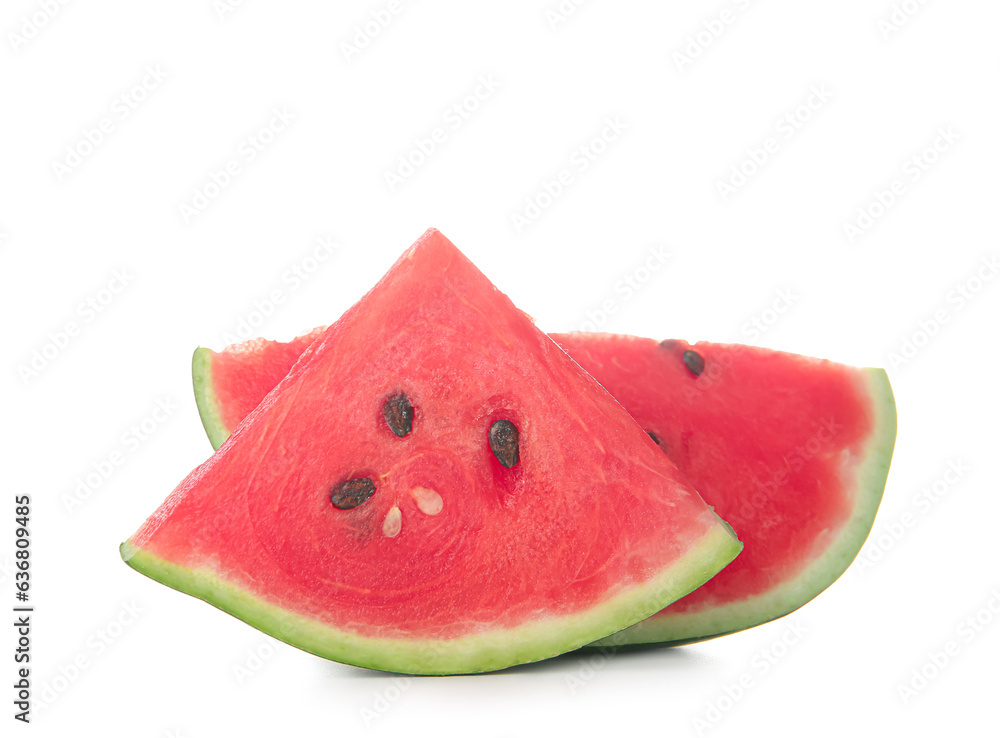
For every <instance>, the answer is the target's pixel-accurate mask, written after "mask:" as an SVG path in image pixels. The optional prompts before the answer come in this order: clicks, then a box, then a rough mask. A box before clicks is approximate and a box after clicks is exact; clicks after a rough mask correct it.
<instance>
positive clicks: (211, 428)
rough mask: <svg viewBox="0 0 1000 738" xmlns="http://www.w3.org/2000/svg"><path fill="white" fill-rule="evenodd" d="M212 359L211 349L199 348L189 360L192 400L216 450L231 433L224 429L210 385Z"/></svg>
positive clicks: (217, 403) (228, 429) (213, 390)
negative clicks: (192, 387)
mask: <svg viewBox="0 0 1000 738" xmlns="http://www.w3.org/2000/svg"><path fill="white" fill-rule="evenodd" d="M214 358H215V352H214V351H212V350H211V349H207V348H201V347H199V348H197V349H195V351H194V356H193V357H192V358H191V376H192V377H193V379H194V400H195V402H196V403H197V404H198V415H200V416H201V424H202V425H203V426H205V432H206V433H207V434H208V440H209V441H210V442H211V444H212V448H215V449H218V448H219V446H221V445H222V444H223V443H225V442H226V439H227V438H229V435H230V434H231V433H232V432H233V431H232V428H227V427H226V425H225V423H223V422H222V417H221V416H220V415H219V402H218V398H217V397H216V396H215V388H214V385H213V384H212V360H213V359H214Z"/></svg>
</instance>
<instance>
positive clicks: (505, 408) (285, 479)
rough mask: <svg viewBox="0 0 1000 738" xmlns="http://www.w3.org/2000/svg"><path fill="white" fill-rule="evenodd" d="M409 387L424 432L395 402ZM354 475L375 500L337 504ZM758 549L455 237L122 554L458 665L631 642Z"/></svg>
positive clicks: (284, 384)
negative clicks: (514, 450) (512, 428)
mask: <svg viewBox="0 0 1000 738" xmlns="http://www.w3.org/2000/svg"><path fill="white" fill-rule="evenodd" d="M398 393H404V394H405V395H406V397H407V398H408V400H409V402H410V403H411V404H412V407H413V420H412V430H411V432H409V433H408V434H407V435H405V436H404V437H399V436H397V435H396V434H395V433H393V432H392V430H391V429H390V428H389V427H388V425H387V423H386V420H385V414H384V406H385V403H386V401H387V399H388V398H391V397H393V396H396V395H397V394H398ZM499 419H506V420H509V421H511V422H512V423H514V424H515V425H516V426H517V429H518V431H519V441H518V442H519V460H518V462H517V463H516V464H515V465H514V466H513V467H512V468H509V469H508V468H505V467H503V466H502V465H501V464H500V463H499V461H498V460H497V457H496V456H495V455H494V453H493V451H492V450H491V448H490V444H489V440H488V432H489V428H490V427H491V425H492V424H493V423H494V422H496V421H497V420H499ZM352 479H367V480H371V481H372V483H373V484H374V486H375V490H374V493H373V494H371V495H370V497H368V498H367V499H365V500H364V501H363V502H361V503H360V504H358V505H356V506H353V507H350V509H340V508H338V507H335V506H334V505H333V504H332V503H331V490H332V489H333V488H335V487H337V486H338V485H340V484H342V483H343V482H344V481H346V480H352ZM438 502H440V506H438V504H437V503H438ZM739 550H740V544H739V543H738V541H736V539H735V538H734V537H733V536H732V534H731V532H730V530H729V529H728V528H727V526H725V524H723V523H722V522H721V521H720V520H719V519H718V517H717V516H716V515H715V514H714V513H713V512H712V511H711V509H710V508H709V507H708V506H707V505H706V504H705V503H704V502H703V501H702V499H701V498H700V497H699V495H698V494H697V492H695V490H694V489H693V488H692V487H691V486H690V485H689V484H688V483H687V482H686V480H684V479H683V477H682V476H681V475H680V473H679V472H678V471H677V469H676V467H675V466H674V465H673V464H672V463H671V462H670V461H669V459H668V458H667V457H666V456H665V455H664V454H663V453H662V452H661V451H660V449H659V448H657V446H656V445H655V444H654V443H653V442H652V441H651V440H650V438H649V436H648V435H646V434H645V433H644V432H643V431H642V429H641V428H640V427H639V426H638V425H637V424H636V422H635V421H634V420H633V419H632V417H631V416H630V415H629V414H628V413H626V412H625V411H624V410H623V409H622V408H621V406H620V405H619V404H618V403H617V402H615V400H614V398H612V397H611V396H610V395H609V394H608V393H607V392H606V391H605V390H604V389H603V388H602V387H601V386H600V385H599V384H598V383H597V382H595V381H594V380H593V378H592V377H590V376H589V375H588V374H587V373H586V372H584V371H583V370H582V369H581V368H580V367H579V365H577V364H576V363H575V362H573V361H572V360H571V359H569V357H567V356H566V354H565V353H564V352H563V351H562V350H561V349H560V348H559V347H558V346H557V345H556V344H555V343H554V342H552V341H551V339H549V338H548V337H547V336H545V334H543V333H541V332H540V331H538V329H537V328H535V327H534V325H533V324H532V323H531V321H530V319H529V318H528V317H527V316H526V315H525V314H524V313H522V312H521V311H520V310H517V309H516V308H515V307H514V306H513V305H512V304H511V303H510V301H509V299H507V298H506V297H505V296H504V295H503V294H502V293H501V292H499V291H498V290H497V289H496V288H495V287H494V286H493V285H492V284H491V283H490V282H489V280H487V279H486V277H485V276H484V275H482V273H481V272H479V271H478V270H477V269H476V268H475V267H474V266H473V265H472V264H471V262H469V261H468V260H467V259H466V258H465V257H464V256H463V255H462V254H461V253H460V252H459V251H458V250H457V249H456V248H455V247H454V246H453V245H452V244H451V243H450V242H449V241H448V240H447V239H445V238H444V236H442V235H441V234H440V233H438V232H437V231H433V230H432V231H428V233H426V234H425V235H424V236H423V237H422V238H421V239H420V240H419V241H418V242H417V243H416V244H414V246H413V247H411V249H409V250H408V251H407V252H405V253H404V254H403V256H402V257H400V259H399V260H398V261H397V262H396V264H395V265H394V266H393V267H392V269H390V271H389V272H388V273H387V274H386V276H385V277H383V279H382V280H381V281H380V282H379V283H378V284H377V285H376V286H375V287H374V288H373V289H372V290H371V291H370V292H369V293H368V294H367V295H365V296H364V297H363V298H362V299H361V301H360V302H359V303H357V304H356V305H355V306H354V307H352V308H351V309H350V310H348V311H347V312H346V313H345V314H344V316H342V317H341V319H340V320H338V321H337V322H336V323H335V324H334V325H332V326H331V327H329V328H328V329H326V330H325V331H324V332H323V333H322V334H321V335H320V336H319V337H318V338H317V339H316V340H315V341H314V342H313V343H311V344H310V345H309V346H308V348H306V349H305V351H304V352H303V353H302V355H301V356H300V357H299V359H298V360H297V361H296V363H295V364H294V366H293V367H292V368H291V370H290V372H289V373H288V374H287V375H286V376H285V377H284V378H283V379H282V380H281V381H280V382H279V383H278V384H277V386H276V387H274V389H273V390H272V391H271V392H269V393H268V394H267V396H266V397H265V398H264V399H263V401H262V402H261V403H260V404H259V405H258V406H257V407H256V408H255V409H254V410H253V411H252V412H250V414H249V415H248V416H247V417H246V418H245V419H244V420H243V421H242V422H241V423H240V424H239V426H238V427H237V429H236V430H235V432H234V433H233V434H232V436H230V437H229V439H228V440H227V441H226V442H225V443H224V444H223V445H222V447H221V448H220V449H219V450H218V451H217V452H216V453H215V454H214V455H213V456H212V457H211V458H210V459H209V460H208V461H207V462H205V463H204V464H203V465H201V466H200V467H198V468H197V469H196V470H195V471H194V472H192V473H191V474H190V475H189V476H188V477H187V479H185V480H184V481H183V482H182V483H181V484H180V486H178V487H177V488H176V489H175V490H174V492H173V493H172V494H171V495H170V497H169V498H168V499H167V500H166V502H164V503H163V505H162V506H161V507H160V508H159V509H158V510H157V511H156V512H155V513H154V514H153V515H152V516H151V517H150V518H149V520H147V521H146V523H145V524H144V525H143V526H142V527H141V528H140V530H139V531H138V532H137V533H136V534H135V535H133V536H132V537H131V538H130V539H129V540H128V541H127V542H126V543H125V544H123V546H122V555H123V558H124V559H125V560H126V562H127V563H129V564H130V565H131V566H133V567H134V568H136V569H138V570H139V571H141V572H143V573H145V574H147V575H149V576H151V577H152V578H154V579H157V580H159V581H161V582H163V583H165V584H168V585H169V586H172V587H175V588H177V589H180V590H182V591H185V592H188V593H190V594H193V595H195V596H197V597H200V598H202V599H205V600H207V601H208V602H210V603H212V604H214V605H216V606H217V607H220V608H221V609H223V610H226V611H228V612H230V613H232V614H234V615H236V616H237V617H240V618H242V619H244V620H246V621H247V622H249V623H251V624H252V625H254V626H256V627H258V628H260V629H261V630H263V631H265V632H268V633H270V634H272V635H274V636H276V637H278V638H280V639H282V640H285V641H287V642H288V643H291V644H293V645H296V646H299V647H301V648H303V649H305V650H308V651H312V652H314V653H317V654H319V655H322V656H325V657H328V658H332V659H336V660H339V661H344V662H347V663H353V664H358V665H362V666H369V667H373V668H379V669H385V670H391V671H400V672H408V673H428V674H444V673H462V672H475V671H485V670H491V669H498V668H503V667H505V666H510V665H512V664H516V663H523V662H527V661H534V660H538V659H541V658H546V657H549V656H553V655H556V654H558V653H561V652H564V651H567V650H571V649H573V648H577V647H579V646H581V645H584V644H586V643H588V642H590V641H592V640H594V639H596V638H600V637H604V636H607V635H610V634H612V633H614V632H616V631H618V630H620V629H622V628H624V627H627V626H629V625H631V624H633V623H635V622H638V621H640V620H642V619H643V618H645V617H647V616H649V615H650V614H652V613H654V612H656V611H657V610H659V609H660V608H662V607H663V606H665V605H666V604H668V603H669V602H672V601H674V600H676V599H677V598H678V597H681V596H683V595H684V594H687V593H688V592H689V591H691V590H693V589H694V588H696V587H697V586H699V585H701V584H702V583H703V582H705V581H706V580H708V579H709V578H710V577H712V576H713V575H714V574H716V573H717V572H718V571H719V570H720V569H722V568H723V567H724V566H725V565H726V564H727V563H728V562H729V561H730V560H732V559H733V558H734V557H735V556H736V554H737V553H738V552H739Z"/></svg>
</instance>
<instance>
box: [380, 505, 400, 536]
mask: <svg viewBox="0 0 1000 738" xmlns="http://www.w3.org/2000/svg"><path fill="white" fill-rule="evenodd" d="M402 529H403V513H401V512H400V511H399V508H398V507H392V508H391V509H390V510H389V512H387V513H386V514H385V521H384V522H383V523H382V532H383V533H385V535H386V538H395V537H396V536H398V535H399V531H401V530H402Z"/></svg>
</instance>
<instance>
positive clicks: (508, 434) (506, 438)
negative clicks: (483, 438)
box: [490, 420, 520, 469]
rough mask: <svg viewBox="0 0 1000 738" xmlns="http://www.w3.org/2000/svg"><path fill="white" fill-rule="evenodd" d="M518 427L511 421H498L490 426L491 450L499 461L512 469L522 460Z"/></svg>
mask: <svg viewBox="0 0 1000 738" xmlns="http://www.w3.org/2000/svg"><path fill="white" fill-rule="evenodd" d="M517 439H518V433H517V426H515V425H514V424H513V423H511V422H510V421H509V420H498V421H497V422H495V423H494V424H493V425H491V426H490V448H491V449H493V455H494V456H496V457H497V461H499V462H500V463H501V464H503V465H504V466H505V467H507V468H508V469H510V468H511V467H513V466H514V464H516V463H517V460H518V459H519V458H520V451H519V450H518V444H517Z"/></svg>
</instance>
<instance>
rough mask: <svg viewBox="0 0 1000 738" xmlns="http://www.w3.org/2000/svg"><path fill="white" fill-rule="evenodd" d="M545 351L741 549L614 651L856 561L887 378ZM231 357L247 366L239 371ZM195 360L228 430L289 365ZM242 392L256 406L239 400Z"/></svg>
mask: <svg viewBox="0 0 1000 738" xmlns="http://www.w3.org/2000/svg"><path fill="white" fill-rule="evenodd" d="M553 338H554V339H555V340H556V341H557V343H559V344H560V345H562V346H563V348H564V349H566V350H567V351H568V352H569V353H570V355H571V356H572V357H573V358H574V359H576V360H577V361H578V362H579V363H580V364H581V365H582V366H583V368H584V369H586V370H587V371H588V372H589V373H590V374H592V375H593V376H594V377H595V378H596V379H597V380H598V382H600V383H601V384H602V385H603V386H604V387H605V388H606V389H607V390H608V391H610V392H611V394H612V395H614V396H615V398H616V399H617V400H618V401H619V402H621V403H622V405H623V406H624V407H625V409H626V410H628V411H629V413H631V414H632V416H633V417H634V418H635V419H636V420H637V421H638V422H639V424H640V425H641V426H642V427H643V429H644V430H646V431H647V433H649V434H650V435H651V437H652V438H653V439H654V440H655V442H656V443H657V444H658V445H660V446H661V448H662V449H663V450H664V451H665V452H666V453H667V455H669V456H670V458H671V459H672V460H673V461H674V463H675V464H676V465H677V466H678V468H680V470H681V471H682V472H683V473H684V475H685V476H686V477H687V478H688V479H689V480H690V481H691V482H692V483H693V484H694V486H695V488H696V489H697V490H698V491H699V492H700V493H701V495H702V496H703V497H704V499H705V500H706V501H707V502H708V503H709V504H711V505H713V506H714V507H715V510H716V512H717V513H718V514H719V515H721V516H722V517H723V518H724V519H725V520H727V521H728V522H729V523H730V524H732V525H733V527H734V528H735V530H736V532H737V534H738V535H739V536H740V539H741V540H742V541H743V542H744V544H745V545H746V549H745V550H744V552H743V553H742V554H741V555H740V557H739V558H738V559H737V560H736V561H735V562H733V564H732V565H730V566H728V567H727V568H726V570H725V571H723V572H722V573H721V574H719V575H718V576H717V577H715V578H713V579H712V580H711V581H710V582H709V583H708V584H706V585H705V586H703V587H701V588H700V589H699V590H698V591H696V592H694V593H692V594H690V595H688V596H687V597H685V598H683V599H682V600H680V601H678V602H676V603H675V604H673V605H672V606H670V607H668V608H666V609H665V610H663V611H662V612H660V613H658V614H657V615H655V616H654V617H652V618H650V619H648V620H646V621H644V622H642V623H640V624H638V625H636V626H633V627H631V628H629V629H627V630H625V631H623V632H621V633H619V634H617V635H616V636H615V638H614V643H615V644H617V645H629V644H646V643H680V642H690V641H697V640H703V639H706V638H712V637H715V636H717V635H722V634H725V633H731V632H734V631H738V630H743V629H745V628H749V627H752V626H754V625H759V624H761V623H764V622H767V621H769V620H773V619H775V618H778V617H781V616H782V615H785V614H788V613H789V612H792V611H793V610H796V609H797V608H799V607H801V606H802V605H804V604H805V603H807V602H809V601H810V600H811V599H813V598H814V597H815V596H816V595H818V594H819V593H820V592H822V591H823V590H824V589H826V588H827V587H828V586H830V584H832V583H833V582H834V581H835V580H836V579H837V578H838V577H839V576H840V575H841V574H842V573H843V572H844V571H845V570H846V569H847V567H848V566H849V565H850V563H851V562H852V561H853V560H854V558H855V556H856V555H857V553H858V551H860V549H861V546H862V545H863V544H864V541H865V538H866V537H867V535H868V533H869V531H870V530H871V527H872V523H873V521H874V518H875V513H876V511H877V510H878V506H879V502H880V500H881V497H882V492H883V489H884V487H885V482H886V477H887V474H888V470H889V463H890V460H891V457H892V451H893V445H894V442H895V434H896V410H895V403H894V401H893V397H892V389H891V388H890V386H889V381H888V378H887V377H886V374H885V372H884V371H882V370H881V369H859V368H856V367H850V366H845V365H843V364H837V363H834V362H830V361H822V360H818V359H811V358H808V357H805V356H799V355H795V354H788V353H784V352H779V351H771V350H768V349H762V348H756V347H750V346H742V345H738V344H713V343H697V344H688V343H685V342H684V341H674V340H668V341H654V340H652V339H645V338H635V337H631V336H619V335H612V334H598V333H572V334H554V335H553ZM302 340H303V339H297V341H300V342H301V341H302ZM272 352H273V353H272ZM228 353H235V354H240V355H242V356H243V357H244V358H245V361H243V362H242V363H241V364H238V365H237V364H235V363H233V362H231V361H229V360H227V359H226V358H225V357H226V354H228ZM279 356H280V360H276V357H279ZM196 357H197V358H196V379H195V387H196V394H197V393H199V389H198V387H199V386H213V385H219V386H222V387H226V388H234V389H226V390H225V392H226V396H229V397H233V398H235V399H234V402H235V403H236V404H235V405H234V407H236V408H238V410H237V411H235V412H231V413H230V412H228V410H229V408H226V409H225V410H226V411H227V412H226V416H227V417H228V418H230V421H229V422H230V423H231V424H232V425H231V426H230V427H235V425H236V424H238V423H239V421H240V419H241V417H242V415H241V413H242V414H245V413H247V412H249V411H250V410H252V408H253V407H255V406H256V405H257V403H259V402H260V400H261V399H263V397H264V395H265V394H266V393H267V391H268V388H269V387H273V386H274V385H275V384H277V383H278V382H279V381H280V380H281V378H282V377H284V375H285V374H286V373H287V372H288V370H289V369H290V368H291V365H292V364H293V363H294V361H295V357H294V356H289V355H287V354H285V353H281V351H280V350H275V349H273V348H272V345H271V344H270V343H260V344H240V345H239V346H235V347H230V348H228V349H226V350H224V351H222V352H219V353H215V352H211V351H208V350H207V349H198V352H196ZM220 357H221V358H220ZM199 366H200V367H201V368H200V370H199V369H198V368H197V367H199ZM199 371H200V372H201V379H200V380H199V378H198V372H199ZM251 378H252V379H251ZM244 386H247V387H249V386H253V387H254V388H255V389H254V392H253V393H247V394H241V392H240V388H241V387H244ZM201 404H203V400H202V399H199V406H200V405H201ZM203 418H204V413H203ZM206 427H208V421H206ZM210 436H211V432H210ZM610 642H611V641H608V642H605V643H604V644H602V645H607V644H608V643H610Z"/></svg>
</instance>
